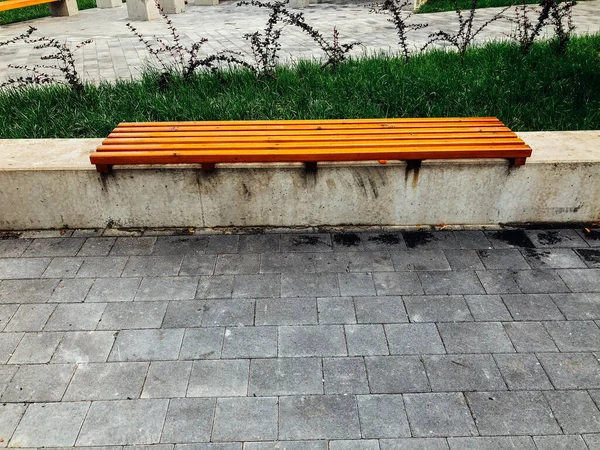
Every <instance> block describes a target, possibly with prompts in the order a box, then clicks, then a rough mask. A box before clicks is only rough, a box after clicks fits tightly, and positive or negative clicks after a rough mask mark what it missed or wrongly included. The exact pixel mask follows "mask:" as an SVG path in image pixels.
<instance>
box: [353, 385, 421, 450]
mask: <svg viewBox="0 0 600 450" xmlns="http://www.w3.org/2000/svg"><path fill="white" fill-rule="evenodd" d="M356 399H357V402H358V412H359V415H360V429H361V432H362V437H363V438H378V439H379V438H396V437H410V428H409V426H408V419H407V417H406V411H405V410H404V401H403V400H402V396H401V395H389V394H388V395H359V396H357V397H356ZM348 448H351V447H348Z"/></svg>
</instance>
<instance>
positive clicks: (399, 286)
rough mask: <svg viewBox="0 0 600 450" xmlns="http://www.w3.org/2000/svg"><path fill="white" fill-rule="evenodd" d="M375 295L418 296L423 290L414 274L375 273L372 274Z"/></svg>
mask: <svg viewBox="0 0 600 450" xmlns="http://www.w3.org/2000/svg"><path fill="white" fill-rule="evenodd" d="M373 281H374V282H375V290H376V291H377V295H419V294H423V288H422V287H421V282H420V281H419V277H418V275H417V274H416V273H414V272H376V273H374V274H373Z"/></svg>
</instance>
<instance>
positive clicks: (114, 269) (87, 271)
mask: <svg viewBox="0 0 600 450" xmlns="http://www.w3.org/2000/svg"><path fill="white" fill-rule="evenodd" d="M127 259H128V258H127V256H113V257H96V256H90V257H86V258H84V259H83V264H82V265H81V267H80V268H79V271H78V272H77V277H79V278H109V277H119V276H121V273H122V272H123V269H124V268H125V264H127Z"/></svg>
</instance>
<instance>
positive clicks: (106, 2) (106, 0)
mask: <svg viewBox="0 0 600 450" xmlns="http://www.w3.org/2000/svg"><path fill="white" fill-rule="evenodd" d="M96 6H97V7H98V8H101V9H106V8H118V7H119V6H123V2H122V1H121V0H96Z"/></svg>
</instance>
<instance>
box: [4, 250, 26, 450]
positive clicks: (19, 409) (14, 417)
mask: <svg viewBox="0 0 600 450" xmlns="http://www.w3.org/2000/svg"><path fill="white" fill-rule="evenodd" d="M0 242H2V241H0ZM2 389H4V386H3V387H2ZM26 408H27V405H19V404H14V403H3V404H1V405H0V436H5V437H4V438H3V439H4V441H5V442H3V443H2V444H3V445H2V446H3V447H6V445H7V444H8V442H7V441H8V440H9V439H10V437H11V436H12V435H13V433H14V431H15V429H16V428H17V425H19V422H20V421H21V418H22V417H23V413H25V409H26Z"/></svg>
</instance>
